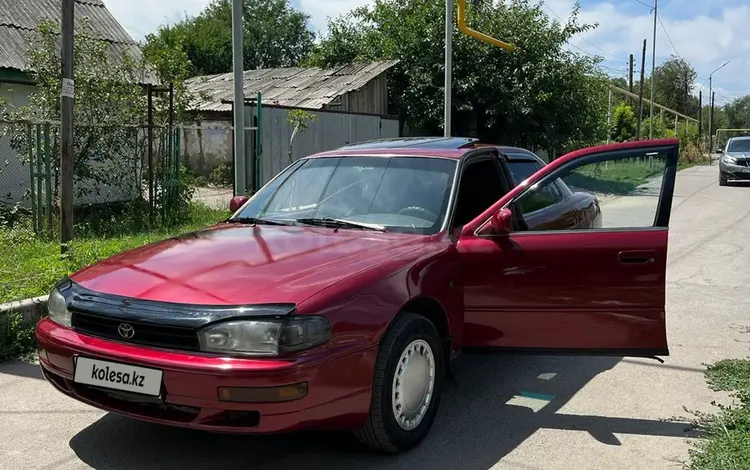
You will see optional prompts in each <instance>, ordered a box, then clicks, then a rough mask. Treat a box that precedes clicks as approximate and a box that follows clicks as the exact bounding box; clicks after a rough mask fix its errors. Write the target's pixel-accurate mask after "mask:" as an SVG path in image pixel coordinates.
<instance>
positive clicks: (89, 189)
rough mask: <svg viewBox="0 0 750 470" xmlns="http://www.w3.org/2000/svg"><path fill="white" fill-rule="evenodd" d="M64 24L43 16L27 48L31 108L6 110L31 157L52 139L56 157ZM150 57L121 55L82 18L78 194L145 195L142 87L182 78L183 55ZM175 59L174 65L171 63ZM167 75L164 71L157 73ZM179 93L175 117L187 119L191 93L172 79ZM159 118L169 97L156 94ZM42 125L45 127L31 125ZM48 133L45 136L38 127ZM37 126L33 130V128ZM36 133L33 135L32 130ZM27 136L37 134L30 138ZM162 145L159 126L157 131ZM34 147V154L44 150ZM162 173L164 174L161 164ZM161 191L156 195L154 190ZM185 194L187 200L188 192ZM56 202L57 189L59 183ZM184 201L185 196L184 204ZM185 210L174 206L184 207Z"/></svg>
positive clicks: (55, 167)
mask: <svg viewBox="0 0 750 470" xmlns="http://www.w3.org/2000/svg"><path fill="white" fill-rule="evenodd" d="M59 40H60V26H59V23H57V22H54V21H49V20H44V21H42V22H41V23H40V24H39V26H38V29H37V31H36V32H35V34H34V36H33V37H32V42H31V47H29V49H28V54H27V61H28V64H29V68H30V69H31V70H33V73H32V75H33V79H34V82H35V83H36V85H37V86H36V90H35V91H34V92H33V93H32V94H31V96H30V104H29V105H28V106H24V107H20V108H17V109H15V110H13V111H11V112H9V113H7V114H6V118H7V119H8V120H9V121H13V122H16V123H18V124H15V125H11V126H7V127H6V129H5V133H6V135H8V136H9V137H10V138H11V145H13V147H14V148H15V150H16V151H17V152H18V153H19V155H22V156H24V157H26V158H27V156H28V155H29V148H30V147H32V148H33V147H34V146H35V145H36V144H35V142H34V140H36V139H42V138H44V140H47V137H46V136H47V135H48V136H49V140H48V143H49V146H50V152H49V154H50V155H59V152H60V149H59V145H60V139H59V131H60V128H59V124H58V123H59V121H60V119H61V108H60V104H61V102H60V56H59V46H58V44H59ZM146 56H147V57H151V58H152V59H158V58H161V59H164V60H159V62H158V63H156V64H155V66H154V64H149V63H148V61H147V59H143V58H140V57H133V56H132V55H129V54H127V53H122V54H119V55H118V54H117V53H115V51H114V50H113V49H112V47H111V44H110V43H109V42H107V41H105V40H102V39H99V38H98V37H97V36H96V35H95V34H94V33H93V32H92V30H91V28H90V26H89V25H88V23H87V22H86V21H85V19H84V20H83V21H82V22H81V23H80V24H77V25H76V31H75V42H74V63H73V70H74V79H75V100H76V105H75V107H74V115H73V124H74V126H75V133H74V142H73V153H74V158H75V162H74V175H75V188H76V193H77V195H78V196H86V195H89V194H95V195H96V194H102V193H106V192H111V191H117V192H118V193H120V194H121V195H122V196H129V197H132V198H134V199H136V200H139V199H141V198H142V197H143V187H142V184H141V172H142V170H143V165H142V162H143V156H144V154H145V147H146V140H145V138H144V137H145V129H144V124H145V118H146V115H147V97H146V94H145V93H144V84H145V83H147V82H148V81H150V80H157V81H159V80H162V81H163V79H164V78H167V79H170V80H171V79H175V80H176V79H178V78H179V77H180V76H182V74H181V73H180V72H179V70H180V69H181V67H184V64H182V65H176V64H177V63H178V62H179V55H178V54H175V53H174V52H173V53H172V54H169V53H168V52H166V51H165V54H164V55H161V54H157V53H155V52H152V53H148V54H146ZM169 57H172V58H173V60H174V61H175V63H174V64H173V63H171V62H168V61H166V58H169ZM160 75H163V76H160ZM175 89H176V90H181V91H180V92H179V94H178V99H177V100H176V105H177V106H176V115H177V116H186V115H187V109H186V107H185V106H187V103H188V102H189V101H190V98H191V97H190V95H189V93H188V92H187V90H185V88H184V86H183V85H182V83H181V82H179V81H178V82H176V83H175ZM154 105H155V106H154V116H155V123H156V124H157V125H158V124H165V123H166V121H167V116H168V100H167V99H157V100H156V101H155V103H154ZM35 122H36V123H41V124H39V126H40V127H37V126H36V125H33V123H35ZM44 128H47V129H48V130H47V131H45V132H44V134H45V136H42V135H41V131H42V130H43V129H44ZM35 129H36V130H35ZM34 130H35V132H36V133H37V135H35V136H32V131H34ZM29 137H32V138H31V140H29ZM155 141H156V145H157V146H158V145H159V141H160V139H159V130H158V129H157V130H156V131H155ZM39 152H40V149H39V148H37V149H36V152H35V154H36V155H39ZM50 163H51V170H52V174H53V175H54V176H53V177H54V180H55V181H59V179H58V175H59V163H60V162H59V159H58V158H52V159H51V162H50ZM157 171H159V170H158V169H157ZM157 196H158V195H157ZM181 196H184V197H185V198H186V199H189V191H188V190H185V191H184V192H183V193H182V194H181ZM53 197H54V199H57V197H58V188H57V187H55V188H54V194H53ZM182 202H186V201H184V200H183V201H182ZM182 208H185V207H184V206H183V207H176V209H182Z"/></svg>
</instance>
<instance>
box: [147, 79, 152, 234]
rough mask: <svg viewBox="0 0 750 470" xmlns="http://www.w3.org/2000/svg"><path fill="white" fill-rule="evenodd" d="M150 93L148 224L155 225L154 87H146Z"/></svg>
mask: <svg viewBox="0 0 750 470" xmlns="http://www.w3.org/2000/svg"><path fill="white" fill-rule="evenodd" d="M146 90H147V93H148V129H147V131H146V132H147V134H148V222H149V226H151V225H153V224H154V93H153V85H152V84H150V83H149V84H148V85H146Z"/></svg>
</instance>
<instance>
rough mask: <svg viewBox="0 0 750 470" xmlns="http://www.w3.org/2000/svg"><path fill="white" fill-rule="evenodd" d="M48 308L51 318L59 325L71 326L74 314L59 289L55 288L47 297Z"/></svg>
mask: <svg viewBox="0 0 750 470" xmlns="http://www.w3.org/2000/svg"><path fill="white" fill-rule="evenodd" d="M47 310H48V311H49V319H50V320H52V321H53V322H55V323H57V324H58V325H62V326H67V327H68V328H70V326H71V317H72V315H71V313H70V311H69V310H68V306H67V305H66V304H65V297H63V295H62V294H61V293H60V291H59V290H57V289H53V290H52V292H50V294H49V298H48V299H47Z"/></svg>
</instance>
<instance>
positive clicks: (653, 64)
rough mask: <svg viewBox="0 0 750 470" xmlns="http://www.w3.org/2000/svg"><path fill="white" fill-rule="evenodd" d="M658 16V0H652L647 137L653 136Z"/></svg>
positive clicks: (651, 137)
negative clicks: (652, 24) (649, 106)
mask: <svg viewBox="0 0 750 470" xmlns="http://www.w3.org/2000/svg"><path fill="white" fill-rule="evenodd" d="M658 17H659V0H654V41H653V43H652V44H651V47H652V53H651V111H650V112H649V129H648V138H649V139H653V138H654V82H656V80H654V73H655V72H656V20H657V18H658Z"/></svg>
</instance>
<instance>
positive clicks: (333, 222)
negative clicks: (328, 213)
mask: <svg viewBox="0 0 750 470" xmlns="http://www.w3.org/2000/svg"><path fill="white" fill-rule="evenodd" d="M297 222H299V223H301V224H305V225H319V226H322V227H334V228H357V229H364V230H374V231H377V232H385V231H387V230H388V229H387V228H386V227H385V226H383V225H377V224H366V223H362V222H352V221H350V220H343V219H333V218H330V217H322V218H310V219H297Z"/></svg>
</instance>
